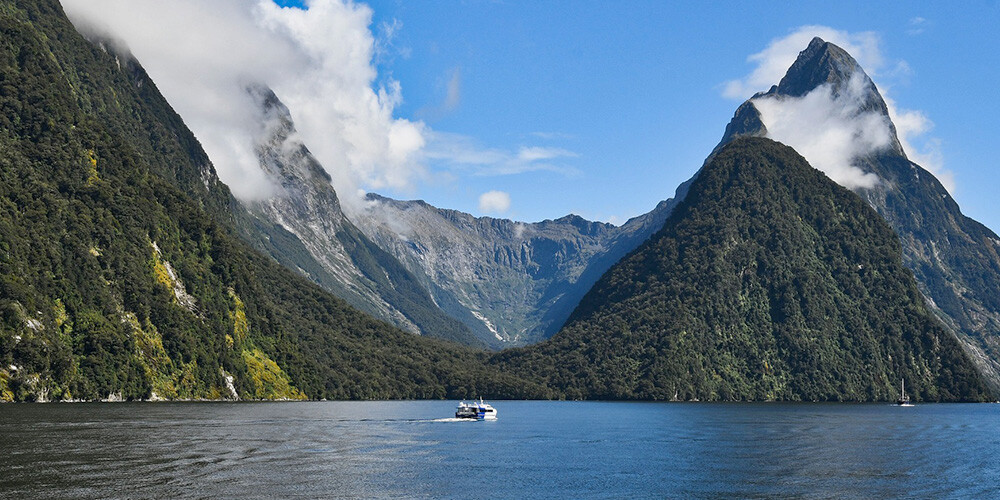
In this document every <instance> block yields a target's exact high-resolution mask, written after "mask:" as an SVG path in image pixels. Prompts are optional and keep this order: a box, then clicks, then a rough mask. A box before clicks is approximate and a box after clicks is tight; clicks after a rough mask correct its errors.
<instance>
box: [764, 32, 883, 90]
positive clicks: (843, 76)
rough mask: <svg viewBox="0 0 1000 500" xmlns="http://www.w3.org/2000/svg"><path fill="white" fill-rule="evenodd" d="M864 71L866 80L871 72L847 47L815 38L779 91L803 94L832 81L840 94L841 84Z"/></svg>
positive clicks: (783, 79)
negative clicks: (859, 62) (867, 70)
mask: <svg viewBox="0 0 1000 500" xmlns="http://www.w3.org/2000/svg"><path fill="white" fill-rule="evenodd" d="M857 72H861V74H862V75H863V76H864V79H865V80H868V81H870V80H869V79H868V75H865V74H864V70H862V69H861V66H860V65H859V64H858V62H857V61H856V60H855V59H854V58H853V57H851V55H850V54H848V53H847V51H846V50H844V49H842V48H840V47H838V46H836V45H834V44H832V43H830V42H827V41H825V40H823V39H822V38H820V37H815V38H813V39H812V41H810V42H809V46H808V47H806V49H805V50H803V51H802V52H799V56H798V58H796V59H795V62H794V63H792V65H791V67H789V68H788V72H786V73H785V76H784V78H782V79H781V82H779V83H778V87H777V89H775V92H776V93H778V94H781V95H787V96H792V97H801V96H804V95H806V94H808V93H809V92H811V91H812V90H813V89H815V88H816V87H819V86H820V85H823V84H830V85H833V87H834V89H833V90H834V92H835V93H837V92H838V91H839V90H840V87H841V86H843V85H844V84H846V83H847V82H849V81H850V80H851V78H852V77H853V76H854V75H855V73H857Z"/></svg>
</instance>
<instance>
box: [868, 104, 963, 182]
mask: <svg viewBox="0 0 1000 500" xmlns="http://www.w3.org/2000/svg"><path fill="white" fill-rule="evenodd" d="M885 104H886V106H887V107H888V108H889V118H890V119H892V123H893V124H894V125H896V136H897V137H898V138H899V143H900V144H901V145H902V146H903V151H905V152H906V156H907V157H909V159H910V161H912V162H914V163H916V164H918V165H920V166H921V167H924V168H925V169H927V171H929V172H930V173H932V174H934V177H937V179H938V181H940V182H941V185H942V186H944V188H945V189H946V190H948V193H950V194H951V195H952V196H954V195H955V187H956V186H955V173H954V172H952V171H950V170H947V169H945V167H944V155H943V154H942V153H941V141H940V139H937V138H934V137H930V138H922V139H921V136H923V135H924V134H926V133H927V132H929V131H930V130H931V129H932V128H934V123H933V122H931V120H930V119H929V118H927V116H926V115H924V113H923V112H922V111H915V110H908V109H901V108H899V107H898V106H897V105H896V102H895V101H894V100H892V99H890V98H889V97H885ZM918 145H919V146H920V147H917V146H918Z"/></svg>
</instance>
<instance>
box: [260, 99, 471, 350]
mask: <svg viewBox="0 0 1000 500" xmlns="http://www.w3.org/2000/svg"><path fill="white" fill-rule="evenodd" d="M248 92H249V93H250V95H251V96H252V97H253V98H254V100H255V101H256V102H257V103H258V105H259V106H260V110H261V111H262V113H263V123H262V127H261V130H260V133H259V137H258V138H257V145H256V153H257V158H258V160H259V162H260V167H261V169H262V170H263V171H264V173H265V175H266V176H267V178H268V179H269V180H270V181H271V182H272V183H273V184H274V187H275V189H274V191H275V192H274V194H273V195H271V196H269V197H267V198H265V199H260V200H252V201H245V202H242V203H243V204H244V205H245V206H246V207H247V209H248V210H249V212H250V213H251V214H252V215H253V216H254V223H255V224H254V226H255V227H254V229H256V230H257V232H256V233H254V232H253V231H245V232H244V234H245V235H248V237H249V239H250V241H254V242H260V243H261V244H260V249H261V250H262V251H264V252H265V253H266V254H267V255H271V256H272V257H274V258H275V260H277V261H278V262H281V263H282V264H283V265H285V266H286V267H288V268H289V269H293V270H297V271H299V272H300V273H301V274H303V275H304V276H306V277H308V278H309V279H310V280H312V281H314V282H315V283H317V284H319V285H320V286H322V287H323V288H325V289H326V290H328V291H330V292H332V293H334V294H335V295H337V296H338V297H341V298H343V299H344V300H346V301H348V303H350V304H351V305H352V306H354V307H357V308H358V309H361V310H362V311H365V312H367V313H369V314H372V315H373V316H375V317H377V318H379V319H382V320H385V321H388V322H390V323H393V324H395V325H397V326H399V327H400V328H403V329H405V330H408V331H411V332H413V333H417V334H421V335H426V336H430V337H437V338H443V339H447V340H452V341H455V342H459V343H462V344H465V345H468V346H474V347H480V348H483V347H486V345H487V344H486V343H485V342H483V341H482V340H480V339H478V338H476V337H475V336H474V335H473V334H472V332H471V331H470V330H469V328H468V327H467V326H465V325H464V324H462V323H461V322H460V321H458V320H456V319H454V318H452V317H450V316H448V315H447V314H446V313H445V312H444V311H442V310H441V308H439V307H438V305H437V304H436V303H435V302H434V299H433V298H432V297H431V295H430V293H429V292H428V291H427V289H426V288H424V285H423V284H421V283H420V282H419V281H418V280H417V278H416V277H415V276H414V275H413V274H412V273H410V271H408V270H407V269H406V268H405V267H404V266H403V265H402V264H401V263H400V262H399V261H398V260H396V258H395V257H393V256H392V255H390V254H389V253H387V252H385V251H384V250H382V249H381V248H379V247H378V246H376V245H375V244H374V243H373V242H372V241H371V240H369V239H368V238H367V237H366V236H365V235H364V234H363V233H362V232H361V231H359V230H358V228H357V227H355V226H354V224H352V223H351V221H350V220H348V219H347V217H346V216H345V215H344V212H343V210H342V209H341V205H340V199H339V198H338V196H337V193H336V191H335V190H334V188H333V186H332V185H331V184H330V176H329V174H328V173H327V172H326V171H325V170H323V166H322V165H320V164H319V162H318V161H317V160H316V158H315V157H313V155H312V153H310V152H309V149H308V148H306V146H305V145H304V144H302V142H301V141H300V140H299V139H297V136H296V134H295V125H294V123H293V122H292V117H291V114H290V113H289V111H288V108H286V107H285V105H284V104H282V103H281V101H280V100H279V99H278V97H277V96H276V95H275V94H274V92H272V91H271V90H270V89H268V88H266V87H263V86H260V85H254V86H251V87H250V88H249V89H248ZM261 235H264V237H261Z"/></svg>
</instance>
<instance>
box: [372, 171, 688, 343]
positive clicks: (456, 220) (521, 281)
mask: <svg viewBox="0 0 1000 500" xmlns="http://www.w3.org/2000/svg"><path fill="white" fill-rule="evenodd" d="M682 191H683V190H680V192H682ZM675 204H676V202H675V201H674V200H668V201H664V202H661V203H660V204H659V205H658V206H657V207H656V208H655V209H654V210H653V211H651V212H650V213H648V214H645V215H642V216H640V217H636V218H634V219H631V220H629V221H628V222H627V223H625V224H624V225H622V226H621V227H616V226H613V225H611V224H605V223H599V222H591V221H587V220H584V219H583V218H581V217H578V216H575V215H569V216H566V217H562V218H560V219H556V220H546V221H542V222H537V223H522V222H515V221H511V220H506V219H494V218H490V217H481V218H477V217H473V216H471V215H469V214H465V213H462V212H457V211H454V210H444V209H438V208H435V207H433V206H431V205H429V204H427V203H424V202H422V201H397V200H392V199H389V198H384V197H380V196H377V195H369V197H368V206H367V209H366V210H365V211H364V212H362V213H361V214H359V215H358V216H357V217H355V221H356V223H357V225H358V227H359V228H360V229H361V230H362V231H363V232H364V233H365V234H366V235H367V236H368V237H369V238H371V239H372V240H373V241H375V242H376V243H377V244H378V245H379V246H380V247H382V248H384V249H386V250H387V251H388V252H389V253H391V254H393V255H394V256H395V257H396V258H398V259H399V260H400V261H401V262H403V263H404V265H406V267H407V268H408V269H409V270H411V271H412V272H413V273H414V274H415V275H417V276H419V277H420V279H421V280H422V282H423V283H424V284H425V286H427V288H428V289H430V290H431V292H432V293H433V295H434V299H435V301H436V303H437V304H439V305H440V306H441V307H442V308H443V309H444V310H445V311H447V312H448V313H449V314H451V315H452V316H453V317H455V318H458V319H460V320H462V321H463V322H464V323H465V324H466V325H468V326H469V327H470V328H472V329H473V331H475V332H476V333H477V335H479V336H480V337H481V338H483V339H486V340H488V341H489V342H490V343H491V345H493V346H495V347H503V346H512V345H523V344H528V343H532V342H537V341H539V340H542V339H545V338H548V337H549V336H551V335H552V334H553V333H555V331H557V330H558V329H559V328H560V327H561V326H562V323H563V322H564V321H565V319H566V318H567V317H568V316H569V313H570V312H571V311H572V310H573V308H574V307H576V304H577V302H579V300H580V298H581V297H583V295H584V294H585V293H586V292H587V290H588V289H589V288H590V286H591V285H593V283H594V282H595V281H596V280H597V278H598V277H600V275H601V274H603V273H604V271H605V270H607V269H608V268H609V267H611V265H612V264H614V263H615V262H617V261H618V259H620V258H621V257H622V256H624V255H625V254H627V253H628V252H630V251H631V250H633V249H635V247H637V246H638V245H639V244H640V243H642V242H643V241H645V240H646V238H648V237H649V235H650V234H652V233H653V232H655V231H656V230H658V229H659V228H660V226H662V225H663V221H664V220H665V219H666V217H667V216H668V215H669V214H670V211H671V210H672V207H673V206H674V205H675Z"/></svg>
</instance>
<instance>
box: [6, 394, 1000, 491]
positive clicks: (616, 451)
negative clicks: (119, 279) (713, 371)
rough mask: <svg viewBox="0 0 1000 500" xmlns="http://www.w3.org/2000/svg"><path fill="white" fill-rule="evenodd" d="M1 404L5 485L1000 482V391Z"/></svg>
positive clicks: (976, 487) (254, 487) (931, 485)
mask: <svg viewBox="0 0 1000 500" xmlns="http://www.w3.org/2000/svg"><path fill="white" fill-rule="evenodd" d="M494 405H495V406H496V407H497V410H498V414H499V420H497V421H495V422H474V421H454V419H448V418H447V417H450V416H451V415H452V414H453V412H454V402H450V401H404V402H312V403H156V404H152V403H134V404H133V403H120V404H25V405H21V404H15V405H2V406H0V478H2V480H0V497H2V498H179V497H181V498H338V497H340V498H356V497H365V498H378V497H394V498H398V497H404V498H413V497H417V498H420V497H427V498H457V497H466V496H484V497H495V498H527V497H628V498H663V497H678V498H692V497H695V498H705V497H744V498H745V497H773V496H791V497H807V498H810V497H811V498H831V497H905V498H912V497H924V498H942V497H962V498H989V497H993V498H995V497H997V496H998V495H1000V432H998V429H1000V405H996V404H979V405H959V404H951V405H932V404H927V405H917V406H914V407H911V408H899V407H894V406H890V405H884V404H871V405H847V404H843V405H841V404H705V403H602V402H536V401H499V402H494Z"/></svg>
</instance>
